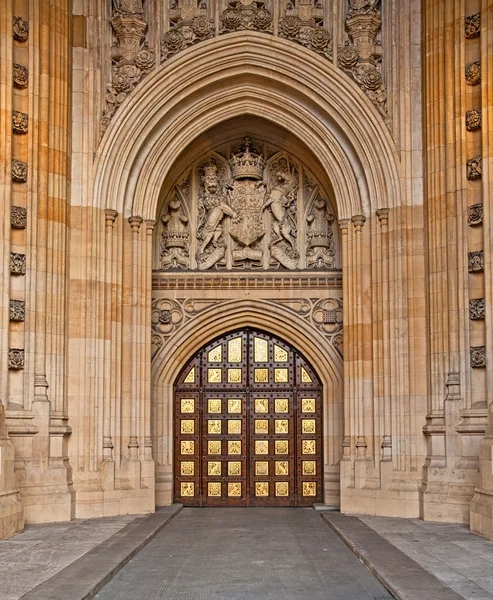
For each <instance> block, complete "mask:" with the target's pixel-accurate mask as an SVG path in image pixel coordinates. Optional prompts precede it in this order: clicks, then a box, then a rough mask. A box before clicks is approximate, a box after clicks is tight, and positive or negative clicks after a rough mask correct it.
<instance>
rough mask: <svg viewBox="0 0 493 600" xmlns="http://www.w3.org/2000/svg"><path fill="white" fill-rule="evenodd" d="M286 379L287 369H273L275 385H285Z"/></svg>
mask: <svg viewBox="0 0 493 600" xmlns="http://www.w3.org/2000/svg"><path fill="white" fill-rule="evenodd" d="M288 380H289V378H288V370H287V369H274V381H275V382H276V383H287V382H288Z"/></svg>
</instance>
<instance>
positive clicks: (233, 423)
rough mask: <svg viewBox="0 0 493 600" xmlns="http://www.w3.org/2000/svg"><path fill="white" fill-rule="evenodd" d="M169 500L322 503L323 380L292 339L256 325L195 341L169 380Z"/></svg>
mask: <svg viewBox="0 0 493 600" xmlns="http://www.w3.org/2000/svg"><path fill="white" fill-rule="evenodd" d="M174 456H175V487H174V496H175V501H176V502H181V503H183V504H184V505H186V506H311V505H313V504H314V503H316V502H321V501H322V496H323V494H322V469H323V467H322V385H321V383H320V380H319V378H318V376H317V375H316V373H315V371H314V370H313V368H312V367H311V365H310V364H309V363H308V362H307V361H306V360H305V359H304V358H303V356H302V355H301V354H300V353H299V352H298V351H297V350H296V349H295V348H293V347H292V346H290V345H289V344H287V343H286V342H284V341H282V340H281V339H279V338H277V337H275V336H273V335H270V334H267V333H265V332H262V331H260V330H256V329H250V328H244V329H242V330H239V331H234V332H232V333H229V334H227V335H224V336H222V337H221V338H219V339H216V340H214V341H213V342H210V343H209V344H207V345H206V346H205V347H203V348H202V349H201V350H200V351H199V352H198V353H196V355H195V356H194V357H193V358H192V359H191V360H190V361H189V362H188V363H187V365H186V366H185V368H184V369H183V370H182V372H181V374H180V376H179V377H178V379H177V381H176V384H175V452H174Z"/></svg>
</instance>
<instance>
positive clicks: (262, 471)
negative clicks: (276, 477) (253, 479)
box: [255, 460, 269, 475]
mask: <svg viewBox="0 0 493 600" xmlns="http://www.w3.org/2000/svg"><path fill="white" fill-rule="evenodd" d="M255 475H269V463H268V462H267V461H266V460H256V461H255Z"/></svg>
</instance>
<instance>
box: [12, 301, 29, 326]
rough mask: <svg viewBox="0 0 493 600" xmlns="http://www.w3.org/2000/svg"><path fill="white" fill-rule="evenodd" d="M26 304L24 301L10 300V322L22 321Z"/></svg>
mask: <svg viewBox="0 0 493 600" xmlns="http://www.w3.org/2000/svg"><path fill="white" fill-rule="evenodd" d="M25 309H26V303H25V302H24V300H10V302H9V313H10V320H11V321H24V319H25Z"/></svg>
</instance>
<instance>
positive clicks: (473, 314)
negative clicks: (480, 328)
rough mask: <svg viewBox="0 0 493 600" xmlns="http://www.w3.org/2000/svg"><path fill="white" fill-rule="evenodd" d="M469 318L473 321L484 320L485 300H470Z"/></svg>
mask: <svg viewBox="0 0 493 600" xmlns="http://www.w3.org/2000/svg"><path fill="white" fill-rule="evenodd" d="M469 317H470V318H471V320H472V321H477V320H478V319H484V298H475V299H474V300H469Z"/></svg>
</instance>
